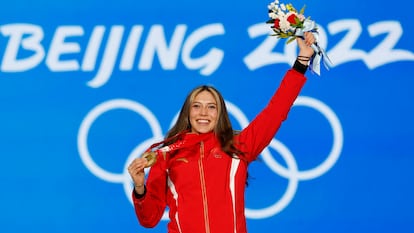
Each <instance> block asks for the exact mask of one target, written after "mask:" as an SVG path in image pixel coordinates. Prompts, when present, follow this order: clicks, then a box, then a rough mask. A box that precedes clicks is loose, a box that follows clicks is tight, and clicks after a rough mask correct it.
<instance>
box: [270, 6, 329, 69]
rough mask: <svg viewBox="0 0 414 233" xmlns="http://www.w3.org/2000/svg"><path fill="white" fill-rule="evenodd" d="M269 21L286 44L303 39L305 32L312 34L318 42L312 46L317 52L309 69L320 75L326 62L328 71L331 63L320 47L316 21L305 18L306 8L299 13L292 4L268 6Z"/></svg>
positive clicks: (276, 34)
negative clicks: (321, 66)
mask: <svg viewBox="0 0 414 233" xmlns="http://www.w3.org/2000/svg"><path fill="white" fill-rule="evenodd" d="M268 9H269V18H270V19H269V20H268V21H267V22H266V23H267V24H271V26H270V27H271V29H272V30H273V32H274V33H275V34H273V35H272V36H277V37H278V38H282V39H287V41H286V43H287V44H288V43H290V42H292V41H293V40H295V39H296V38H297V37H299V38H303V36H304V33H305V32H312V33H313V35H314V37H315V39H316V42H315V44H313V45H312V48H313V50H314V51H315V54H314V56H313V57H312V58H311V61H310V65H309V68H310V69H311V70H312V71H313V72H315V73H316V74H318V75H320V62H321V60H322V61H323V62H324V65H325V67H326V68H327V69H328V64H327V63H331V62H330V60H329V58H328V57H327V56H326V54H325V52H324V50H323V49H322V48H320V47H319V45H318V42H317V41H318V28H317V26H316V23H315V21H312V20H310V17H308V18H306V17H305V16H304V13H305V6H303V7H302V9H301V10H300V11H297V10H296V9H295V8H294V7H293V5H292V4H290V3H289V4H284V3H280V2H279V0H275V1H274V2H272V3H270V4H269V5H268Z"/></svg>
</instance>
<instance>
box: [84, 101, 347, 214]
mask: <svg viewBox="0 0 414 233" xmlns="http://www.w3.org/2000/svg"><path fill="white" fill-rule="evenodd" d="M226 105H227V110H228V112H229V114H231V115H232V116H234V118H235V119H236V120H237V121H238V123H239V124H240V126H241V127H242V128H244V127H246V126H247V125H248V124H249V121H248V120H247V118H246V116H245V115H244V113H243V112H242V111H241V110H240V109H239V108H238V107H237V106H235V105H234V104H232V103H229V102H227V101H226ZM293 106H305V107H310V108H313V109H315V110H317V111H319V112H320V113H321V114H322V115H324V116H325V118H326V119H327V120H328V122H329V124H330V126H331V128H332V133H333V145H332V148H331V151H330V152H329V155H328V156H327V158H326V160H325V161H324V162H322V163H321V164H320V165H318V166H316V167H315V168H313V169H309V170H305V171H299V170H298V166H297V163H296V160H295V158H294V156H293V155H292V153H291V152H290V151H289V149H288V148H287V147H286V146H285V145H284V144H282V143H281V142H280V141H278V140H276V139H272V141H271V143H270V144H269V146H268V147H271V148H272V149H274V150H276V151H277V152H279V153H280V155H281V156H282V157H283V159H284V160H285V162H286V165H287V167H284V166H282V165H280V164H279V163H278V162H277V161H276V160H275V159H274V158H273V156H272V155H271V153H270V150H269V149H268V148H266V149H265V150H263V152H262V154H261V156H262V158H263V161H264V162H265V164H266V165H267V166H268V167H269V168H270V169H271V170H272V171H273V172H275V173H276V174H278V175H280V176H282V177H284V178H286V179H288V181H289V182H288V185H287V189H286V191H285V193H284V194H283V196H282V197H281V198H280V199H279V200H278V201H277V202H275V203H274V204H272V205H270V206H269V207H266V208H263V209H249V208H246V217H247V218H251V219H259V218H267V217H271V216H273V215H275V214H277V213H279V212H281V211H282V210H283V209H284V208H285V207H287V206H288V205H289V203H290V202H291V200H292V199H293V197H294V195H295V193H296V189H297V187H298V183H299V181H300V180H310V179H314V178H317V177H319V176H321V175H323V174H324V173H326V172H327V171H328V170H330V169H331V168H332V167H333V166H334V164H335V163H336V161H337V160H338V158H339V156H340V154H341V151H342V146H343V130H342V126H341V123H340V121H339V119H338V117H337V116H336V114H335V113H334V112H333V111H332V110H331V109H330V108H329V107H328V106H327V105H325V104H324V103H323V102H321V101H319V100H316V99H314V98H311V97H304V96H299V97H298V98H297V99H296V101H295V103H294V105H293ZM115 109H125V110H130V111H133V112H135V113H137V114H138V115H140V116H142V117H143V118H144V119H145V120H146V121H147V122H148V124H149V126H150V128H151V130H152V135H153V137H152V138H149V139H147V140H145V141H143V142H141V144H139V145H137V146H136V147H135V148H134V149H133V150H132V152H131V153H130V155H129V156H128V158H127V160H126V163H125V164H124V168H123V170H122V173H112V172H109V171H107V170H105V169H103V168H101V167H100V166H99V165H98V164H96V163H95V161H94V160H93V159H92V156H91V154H90V153H89V148H88V134H89V130H90V128H91V126H92V124H93V123H94V122H95V120H96V119H97V118H99V117H100V116H101V115H102V114H104V113H106V112H109V111H111V110H115ZM177 116H178V114H177V115H176V116H175V117H174V119H173V121H172V122H171V125H172V124H174V122H175V121H176V119H177ZM162 139H163V133H162V130H161V126H160V123H159V122H158V120H157V118H156V117H155V116H154V114H152V112H151V111H150V110H148V109H147V108H146V107H145V106H143V105H142V104H140V103H138V102H135V101H132V100H127V99H113V100H109V101H106V102H103V103H101V104H99V105H97V106H96V107H95V108H93V109H92V110H91V111H90V112H89V113H88V114H87V116H86V117H85V118H84V120H83V121H82V123H81V125H80V128H79V132H78V150H79V154H80V157H81V159H82V162H83V163H84V165H85V166H86V167H87V168H88V169H89V171H90V172H91V173H92V174H94V175H95V176H97V177H98V178H100V179H102V180H105V181H107V182H112V183H122V184H123V187H124V191H125V194H126V196H127V198H128V199H129V201H130V202H131V203H132V199H131V192H132V188H133V187H132V183H131V178H130V176H129V174H128V171H127V167H128V165H129V164H130V163H131V162H132V160H133V159H135V158H137V157H138V156H140V155H141V154H142V153H143V152H144V151H145V149H147V148H148V147H149V146H150V145H151V144H152V143H154V142H156V141H160V140H162ZM146 172H148V170H147V171H146ZM163 219H164V220H165V219H168V214H167V211H166V212H165V213H164V215H163Z"/></svg>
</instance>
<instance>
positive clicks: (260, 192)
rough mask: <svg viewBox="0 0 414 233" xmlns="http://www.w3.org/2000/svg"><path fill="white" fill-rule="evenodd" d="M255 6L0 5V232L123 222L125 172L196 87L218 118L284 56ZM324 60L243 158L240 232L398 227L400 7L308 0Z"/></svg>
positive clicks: (407, 164)
mask: <svg viewBox="0 0 414 233" xmlns="http://www.w3.org/2000/svg"><path fill="white" fill-rule="evenodd" d="M268 3H270V1H264V0H260V1H238V2H225V1H218V0H210V1H197V0H191V1H190V0H176V1H165V0H159V1H132V0H118V1H96V0H83V1H80V0H71V1H69V0H61V1H52V0H37V1H29V0H13V1H8V2H2V4H1V7H0V64H1V67H0V107H1V108H0V132H1V133H0V156H1V157H0V158H1V163H0V184H1V192H0V208H1V212H0V231H1V232H7V233H8V232H44V233H46V232H154V233H155V232H165V229H166V223H167V221H162V222H160V224H159V225H158V226H157V227H156V228H155V229H152V230H151V229H144V228H142V227H141V226H139V224H138V223H137V220H136V218H135V214H134V211H133V206H132V204H131V201H130V191H131V187H130V186H131V184H130V180H129V178H128V175H127V173H126V172H125V167H126V166H127V164H128V162H129V161H130V160H131V159H133V158H135V157H136V156H138V155H139V154H140V153H141V152H142V151H143V150H144V149H145V148H146V147H147V146H148V145H149V144H151V143H153V142H155V141H156V140H157V139H159V138H162V136H163V135H164V134H165V133H166V132H167V130H168V129H169V127H170V125H171V122H172V121H173V119H174V117H175V115H176V114H177V112H178V110H179V108H180V107H181V104H182V102H183V100H184V98H185V96H186V95H187V93H188V92H189V91H190V90H191V89H192V88H193V87H195V86H197V85H199V84H212V85H214V86H215V87H217V88H218V89H219V90H220V91H221V92H222V93H223V95H224V96H225V98H226V101H227V103H228V108H229V112H230V114H231V118H232V122H233V126H234V128H236V129H240V128H242V127H243V126H245V125H246V124H247V123H248V122H249V121H250V120H251V119H253V118H254V116H255V115H256V114H257V113H258V112H259V111H260V110H261V109H262V108H263V107H264V106H265V104H266V103H267V100H268V99H269V97H270V96H271V95H272V94H273V92H274V91H275V89H276V87H277V86H278V84H279V82H280V80H281V77H282V75H283V73H284V72H285V71H286V70H287V69H288V68H289V67H290V65H291V64H292V61H293V60H294V58H295V56H296V53H297V51H296V47H295V45H294V43H292V44H289V45H285V43H284V41H278V40H277V39H276V38H275V37H269V36H268V35H269V33H270V31H269V28H268V26H267V25H266V24H265V23H264V22H265V21H266V20H267V4H268ZM292 3H293V4H294V5H295V6H296V7H297V8H301V7H302V6H303V5H304V4H305V3H306V4H307V8H306V11H305V14H306V15H307V16H311V17H312V19H314V20H315V21H316V22H317V23H318V25H319V30H320V40H321V45H322V46H323V47H324V48H326V51H327V53H328V56H329V57H330V58H331V60H332V62H333V63H334V66H333V67H332V68H331V69H330V70H329V71H326V70H324V69H322V76H321V77H319V76H316V75H314V74H312V73H310V72H308V75H307V76H308V78H309V79H308V82H307V84H306V86H305V87H304V89H303V91H302V93H301V96H300V97H299V98H298V100H297V102H296V103H295V106H294V107H293V108H292V111H291V112H290V115H289V118H288V120H287V121H286V122H285V124H284V125H283V126H282V128H281V130H280V131H279V132H278V134H277V135H276V137H275V139H274V140H273V141H272V143H271V145H270V146H269V148H268V149H266V150H265V151H263V154H262V155H261V156H260V159H259V161H257V162H255V163H253V164H252V166H251V167H250V174H251V179H250V180H249V183H250V185H249V187H248V188H247V192H246V199H247V200H246V207H247V209H246V215H247V218H248V229H249V232H269V231H271V232H285V233H288V232H319V233H320V232H329V233H331V232H414V223H413V221H412V219H413V217H412V209H413V208H414V201H413V198H412V197H413V195H414V188H413V185H412V179H413V178H414V172H413V165H414V157H413V155H414V152H413V142H414V141H413V139H414V135H413V132H414V124H413V120H412V119H413V118H414V110H413V104H412V101H413V99H414V92H413V91H412V88H413V85H414V80H413V75H412V71H411V68H412V66H413V64H414V63H413V61H414V44H413V41H414V33H413V31H412V25H411V22H412V20H413V17H412V14H411V11H410V10H411V9H412V8H413V7H414V3H413V2H412V1H402V0H397V1H394V2H389V3H384V2H382V3H378V2H377V1H373V0H367V1H364V2H362V1H356V0H351V1H346V2H335V1H308V2H305V1H303V0H298V1H294V2H292Z"/></svg>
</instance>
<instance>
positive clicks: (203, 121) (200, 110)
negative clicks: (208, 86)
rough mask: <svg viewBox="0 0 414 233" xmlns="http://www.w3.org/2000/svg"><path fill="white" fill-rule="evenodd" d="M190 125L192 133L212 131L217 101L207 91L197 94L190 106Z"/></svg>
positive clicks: (215, 121) (216, 115) (215, 123)
mask: <svg viewBox="0 0 414 233" xmlns="http://www.w3.org/2000/svg"><path fill="white" fill-rule="evenodd" d="M189 118H190V124H191V132H193V133H208V132H211V131H213V130H214V128H215V127H216V125H217V119H218V106H217V101H216V99H215V98H214V96H213V94H211V93H210V92H209V91H202V92H200V93H198V94H197V95H196V96H195V98H194V99H193V101H192V103H191V106H190V116H189Z"/></svg>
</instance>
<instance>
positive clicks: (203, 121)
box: [197, 120, 208, 123]
mask: <svg viewBox="0 0 414 233" xmlns="http://www.w3.org/2000/svg"><path fill="white" fill-rule="evenodd" d="M197 122H199V123H208V120H197Z"/></svg>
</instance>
